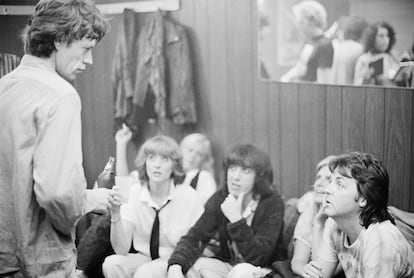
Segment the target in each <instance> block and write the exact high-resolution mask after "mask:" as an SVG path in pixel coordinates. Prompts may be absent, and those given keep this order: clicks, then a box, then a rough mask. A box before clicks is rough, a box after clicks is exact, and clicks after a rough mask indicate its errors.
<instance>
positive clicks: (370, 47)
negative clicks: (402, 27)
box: [364, 21, 396, 54]
mask: <svg viewBox="0 0 414 278" xmlns="http://www.w3.org/2000/svg"><path fill="white" fill-rule="evenodd" d="M379 28H385V29H386V30H387V32H388V36H389V38H390V43H389V44H388V47H387V49H386V50H385V53H390V52H391V50H392V48H393V47H394V45H395V43H396V37H395V31H394V28H393V27H392V26H391V24H389V23H388V22H385V21H382V22H377V23H374V24H372V25H370V26H369V27H368V28H367V29H366V30H365V34H364V45H365V51H366V52H371V53H374V54H375V53H378V51H377V49H376V47H375V39H376V37H377V33H378V29H379Z"/></svg>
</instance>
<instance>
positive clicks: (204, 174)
mask: <svg viewBox="0 0 414 278" xmlns="http://www.w3.org/2000/svg"><path fill="white" fill-rule="evenodd" d="M180 149H181V155H182V157H183V163H182V164H183V170H184V172H185V173H186V176H185V180H184V183H185V184H189V185H190V186H191V187H192V188H194V189H195V190H196V191H197V193H198V194H199V196H200V199H201V200H202V201H203V204H204V203H206V202H207V200H208V198H210V197H211V195H213V193H214V192H216V190H217V184H216V181H215V180H214V169H213V164H214V160H213V155H212V152H211V144H210V140H209V139H208V138H207V136H205V135H204V134H202V133H191V134H189V135H187V136H185V137H184V138H183V139H182V140H181V144H180Z"/></svg>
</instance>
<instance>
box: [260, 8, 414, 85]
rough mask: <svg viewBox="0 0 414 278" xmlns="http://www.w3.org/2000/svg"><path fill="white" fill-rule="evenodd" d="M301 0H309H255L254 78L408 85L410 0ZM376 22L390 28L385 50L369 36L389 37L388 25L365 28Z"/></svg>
mask: <svg viewBox="0 0 414 278" xmlns="http://www.w3.org/2000/svg"><path fill="white" fill-rule="evenodd" d="M302 2H309V1H303V0H257V11H258V17H257V18H258V23H257V26H258V32H257V34H258V47H257V49H258V74H259V78H260V80H262V81H282V82H303V81H306V82H317V83H322V84H339V85H345V84H348V85H352V84H353V85H363V84H367V85H381V86H402V87H414V80H413V79H414V78H413V75H414V74H413V69H414V62H413V60H414V55H413V51H414V49H412V48H414V31H413V29H412V26H414V17H413V16H412V15H413V14H414V1H412V0H365V1H360V0H318V2H317V4H316V6H317V5H318V3H319V6H322V8H320V7H315V6H314V3H312V4H311V3H307V4H306V5H308V6H306V5H303V4H301V3H302ZM311 2H312V1H311ZM313 2H314V1H313ZM309 5H310V6H309ZM321 10H322V11H321ZM323 11H325V16H326V17H325V19H324V20H323V18H324V17H323ZM323 21H325V22H323ZM381 21H385V22H387V23H388V24H389V25H390V26H391V28H392V29H393V30H394V32H395V44H394V45H392V43H391V45H392V47H390V44H389V43H388V42H389V41H390V40H389V39H388V40H386V41H385V42H382V44H383V45H385V46H386V47H385V48H387V47H388V48H390V49H385V50H381V46H379V45H380V44H381V42H377V43H375V37H384V36H385V37H390V38H392V34H391V33H392V30H390V29H389V28H388V26H384V25H377V26H376V28H370V27H369V26H372V25H374V23H378V22H381ZM367 26H368V27H367ZM370 30H371V32H370ZM384 30H385V31H384ZM384 32H385V35H384V34H383V33H384ZM387 33H390V35H389V36H388V35H387ZM369 34H371V35H369ZM370 37H371V38H372V40H371V41H370V40H367V38H370ZM377 40H378V39H377ZM391 40H392V39H391ZM369 41H370V42H371V43H366V42H369ZM366 45H367V46H371V48H368V49H371V52H368V53H365V52H366V51H365V50H364V49H365V46H366ZM374 47H376V48H377V49H380V50H377V51H375V50H373V49H374ZM382 47H383V48H384V46H382ZM384 51H385V52H386V53H378V52H384ZM361 56H364V57H361ZM401 61H404V62H403V63H401Z"/></svg>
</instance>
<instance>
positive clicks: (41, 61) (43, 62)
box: [20, 54, 56, 73]
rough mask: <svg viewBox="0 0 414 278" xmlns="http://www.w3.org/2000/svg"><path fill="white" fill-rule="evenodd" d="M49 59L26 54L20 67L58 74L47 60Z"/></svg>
mask: <svg viewBox="0 0 414 278" xmlns="http://www.w3.org/2000/svg"><path fill="white" fill-rule="evenodd" d="M47 59H48V58H40V57H36V56H33V55H30V54H25V55H24V56H23V58H22V60H21V61H20V65H22V66H27V67H36V68H39V67H40V68H43V69H45V70H48V71H51V72H54V73H56V71H55V69H54V68H53V67H52V66H51V64H50V63H49V62H48V60H47Z"/></svg>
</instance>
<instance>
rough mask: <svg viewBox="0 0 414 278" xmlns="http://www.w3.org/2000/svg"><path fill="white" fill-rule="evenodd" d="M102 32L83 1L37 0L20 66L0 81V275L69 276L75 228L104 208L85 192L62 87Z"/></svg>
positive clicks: (105, 198) (77, 111) (72, 99)
mask: <svg viewBox="0 0 414 278" xmlns="http://www.w3.org/2000/svg"><path fill="white" fill-rule="evenodd" d="M108 27H109V26H108V23H107V22H106V20H105V19H104V18H103V16H102V14H101V13H100V12H99V11H98V9H97V8H96V7H95V6H94V5H93V4H92V2H90V1H89V0H66V1H64V0H41V1H39V3H38V4H37V5H36V8H35V11H34V14H33V15H32V17H31V18H30V20H29V23H28V24H27V26H26V28H25V29H24V31H23V42H24V49H25V55H24V56H23V58H22V60H21V63H20V65H19V66H18V67H17V68H16V69H15V70H14V71H12V72H11V73H9V74H8V75H6V76H4V77H2V79H1V80H0V122H1V124H2V129H1V131H0V231H1V232H0V250H1V251H0V276H1V277H75V276H76V269H75V266H76V249H75V243H74V228H75V223H76V221H77V220H78V219H79V218H80V217H81V216H82V215H84V214H85V213H86V212H88V211H91V210H94V211H104V210H106V209H107V208H108V206H109V205H110V202H109V201H111V199H112V192H111V191H110V190H108V189H104V188H102V189H97V190H86V180H85V175H84V170H83V166H82V146H81V101H80V98H79V95H78V93H77V92H76V90H75V88H74V87H73V86H72V85H71V84H70V82H71V81H73V80H74V79H75V78H76V76H77V75H78V74H79V73H81V72H83V71H84V70H85V68H86V66H87V65H90V64H92V48H93V47H94V46H95V45H96V43H97V42H98V41H100V40H101V39H102V38H103V36H104V35H105V33H106V32H107V30H108Z"/></svg>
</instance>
